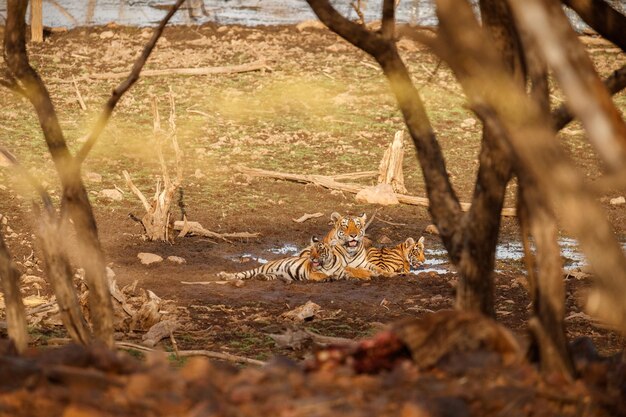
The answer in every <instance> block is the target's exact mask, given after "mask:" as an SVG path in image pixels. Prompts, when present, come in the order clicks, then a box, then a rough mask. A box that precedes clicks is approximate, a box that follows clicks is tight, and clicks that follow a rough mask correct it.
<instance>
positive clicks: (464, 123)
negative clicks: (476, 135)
mask: <svg viewBox="0 0 626 417" xmlns="http://www.w3.org/2000/svg"><path fill="white" fill-rule="evenodd" d="M475 125H476V119H472V118H467V119H465V120H463V121H462V122H461V127H473V126H475Z"/></svg>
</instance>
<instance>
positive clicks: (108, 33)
mask: <svg viewBox="0 0 626 417" xmlns="http://www.w3.org/2000/svg"><path fill="white" fill-rule="evenodd" d="M113 36H114V33H113V32H112V31H110V30H107V31H104V32H102V33H101V34H100V39H111V38H112V37H113Z"/></svg>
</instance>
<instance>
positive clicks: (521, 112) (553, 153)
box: [425, 0, 626, 327]
mask: <svg viewBox="0 0 626 417" xmlns="http://www.w3.org/2000/svg"><path fill="white" fill-rule="evenodd" d="M527 3H528V2H525V3H524V5H523V6H522V5H521V4H518V3H517V2H515V1H511V2H510V3H509V4H510V5H511V6H512V9H513V10H514V12H516V11H517V10H516V8H519V9H520V10H524V9H525V7H526V5H527ZM513 5H515V7H513ZM438 6H439V7H438V14H439V21H440V30H439V36H438V38H437V40H436V41H432V42H430V43H431V46H432V47H433V49H434V50H435V51H436V52H437V53H438V54H439V55H440V56H442V57H443V58H444V59H446V61H448V63H449V65H450V67H451V68H452V69H453V70H454V71H455V73H457V74H461V76H460V77H459V79H460V80H461V82H462V85H463V88H464V90H465V91H466V94H467V96H468V98H469V99H470V103H471V105H472V106H473V108H474V109H475V110H476V111H477V112H479V113H482V114H483V118H484V120H485V121H486V122H488V123H489V124H490V125H492V126H493V128H495V129H501V130H502V131H503V132H505V133H506V134H504V135H502V137H503V138H506V139H507V141H508V143H509V144H510V146H511V149H512V150H513V151H514V152H515V155H516V156H517V157H518V158H519V163H520V166H521V167H522V168H523V169H524V170H525V172H527V173H528V175H529V178H531V179H532V180H533V181H535V182H536V183H537V187H538V190H539V192H540V193H541V194H542V195H544V196H546V198H549V199H550V202H551V203H552V207H554V208H557V209H558V210H559V215H560V218H561V219H562V220H563V222H564V225H565V227H566V228H569V229H570V230H571V232H572V233H573V234H574V235H575V236H576V237H577V238H578V239H579V241H580V243H581V247H582V249H583V251H584V252H585V255H587V257H588V259H589V261H590V263H591V265H592V267H593V269H594V272H595V273H596V277H597V281H596V284H597V285H596V287H595V288H594V291H592V292H591V294H590V297H589V300H588V309H589V310H590V311H591V312H592V313H593V314H596V315H597V316H598V317H601V318H602V319H604V320H606V321H608V322H609V323H612V324H614V325H617V326H621V327H623V326H626V304H624V302H623V294H626V258H625V257H624V254H623V253H622V250H621V247H620V245H619V244H618V242H617V240H616V239H615V236H614V235H613V232H612V228H611V226H610V224H609V223H608V221H607V219H606V216H605V214H604V213H603V211H602V209H601V207H600V206H599V205H598V203H597V202H596V201H595V198H594V197H593V195H592V194H591V193H590V192H589V190H588V187H587V185H586V183H585V181H584V179H583V177H582V176H581V175H580V174H579V172H578V171H577V170H576V168H575V167H574V165H573V163H572V162H571V161H570V160H569V159H568V157H567V156H566V155H565V154H564V152H563V150H562V149H561V148H560V146H559V144H558V142H557V141H556V140H555V138H554V132H553V131H552V129H551V122H550V120H549V119H548V117H547V116H546V114H545V112H543V111H541V109H540V108H539V107H538V106H537V105H536V103H534V102H532V101H531V100H529V98H528V97H527V96H526V93H525V91H524V90H523V89H521V88H520V87H519V86H518V85H517V84H516V83H515V82H514V81H513V80H511V78H510V76H508V75H507V74H506V70H505V69H504V68H503V66H502V64H501V62H499V60H498V58H497V56H495V54H493V52H492V51H491V50H489V49H487V48H485V47H484V45H485V44H487V43H488V39H487V38H486V37H485V36H484V34H483V33H482V31H481V30H480V27H479V26H478V24H477V22H476V21H475V18H474V14H473V12H472V9H471V7H470V6H469V5H468V4H467V2H465V1H463V0H438ZM425 42H428V41H425ZM571 70H573V71H575V70H576V68H573V69H571ZM503 92H506V93H503Z"/></svg>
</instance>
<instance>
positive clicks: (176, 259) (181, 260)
mask: <svg viewBox="0 0 626 417" xmlns="http://www.w3.org/2000/svg"><path fill="white" fill-rule="evenodd" d="M167 260H168V261H170V262H173V263H175V264H178V265H180V264H184V263H187V261H186V260H185V258H181V257H180V256H168V257H167Z"/></svg>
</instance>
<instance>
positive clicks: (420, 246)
mask: <svg viewBox="0 0 626 417" xmlns="http://www.w3.org/2000/svg"><path fill="white" fill-rule="evenodd" d="M403 246H404V253H405V254H406V259H407V260H408V261H409V265H410V266H411V269H416V268H417V267H419V266H421V265H422V264H423V263H424V262H426V257H425V256H424V236H422V237H420V238H419V240H418V241H417V242H415V240H414V239H413V238H412V237H410V238H408V239H407V240H405V241H404V243H403Z"/></svg>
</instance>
